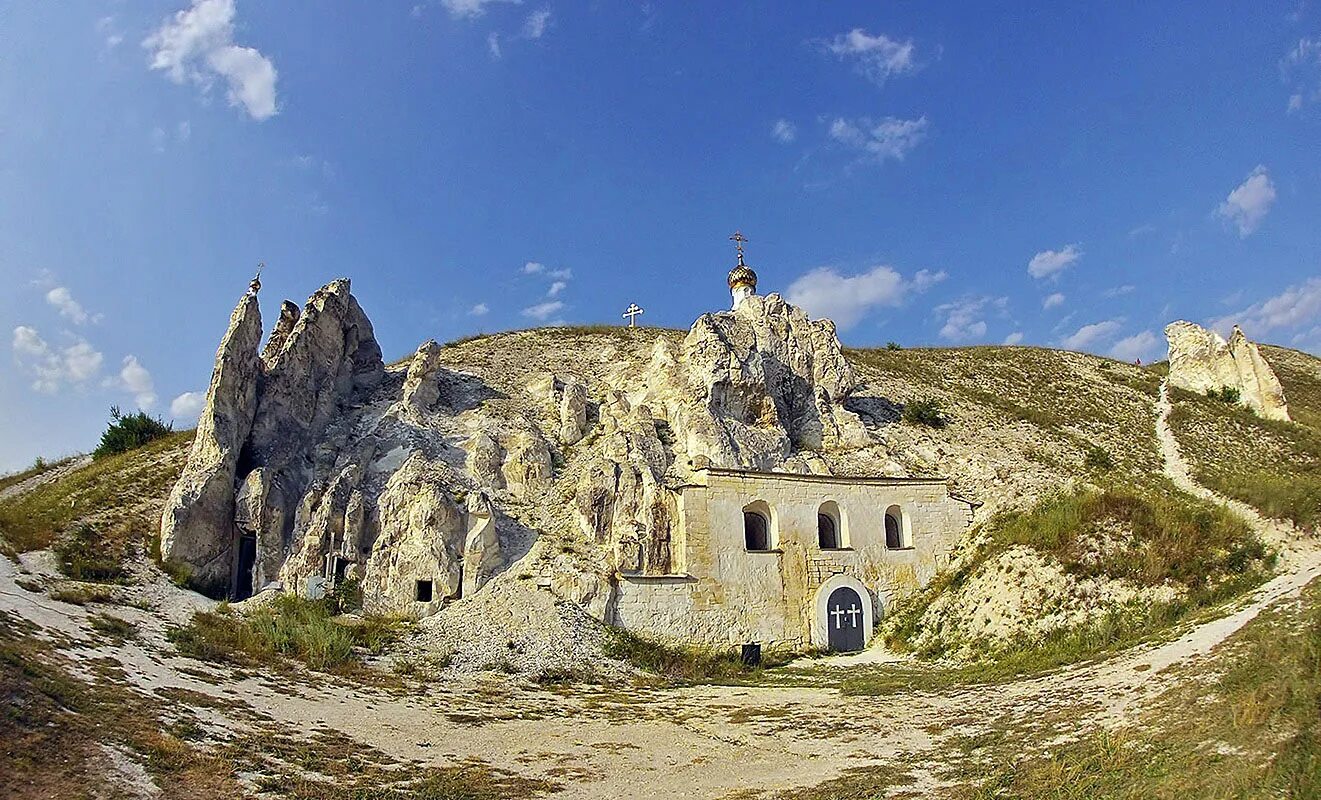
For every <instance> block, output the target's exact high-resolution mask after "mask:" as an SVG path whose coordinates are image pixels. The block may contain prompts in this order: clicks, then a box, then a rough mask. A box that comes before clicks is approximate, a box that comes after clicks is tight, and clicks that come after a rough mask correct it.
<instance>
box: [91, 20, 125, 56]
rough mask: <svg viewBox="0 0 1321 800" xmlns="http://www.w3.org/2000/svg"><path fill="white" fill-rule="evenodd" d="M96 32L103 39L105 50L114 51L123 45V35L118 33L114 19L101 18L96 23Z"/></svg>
mask: <svg viewBox="0 0 1321 800" xmlns="http://www.w3.org/2000/svg"><path fill="white" fill-rule="evenodd" d="M96 30H97V32H98V33H100V34H101V35H102V36H104V37H105V49H107V50H114V49H115V48H116V47H119V46H120V45H121V44H123V43H124V34H123V33H121V32H120V31H119V26H117V25H116V24H115V18H114V17H101V19H99V20H97V21H96Z"/></svg>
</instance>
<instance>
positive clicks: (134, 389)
mask: <svg viewBox="0 0 1321 800" xmlns="http://www.w3.org/2000/svg"><path fill="white" fill-rule="evenodd" d="M109 385H110V386H113V387H115V388H118V389H122V390H124V391H126V392H128V393H129V394H131V395H133V402H134V403H136V404H137V406H138V408H139V409H141V410H143V411H149V410H151V408H152V407H153V406H155V405H156V384H155V381H154V380H152V377H151V373H150V372H149V371H147V368H146V367H144V366H142V364H141V363H139V362H138V358H137V356H132V355H130V356H125V357H124V363H123V366H122V367H120V370H119V376H118V378H117V379H114V380H112V381H110V382H109Z"/></svg>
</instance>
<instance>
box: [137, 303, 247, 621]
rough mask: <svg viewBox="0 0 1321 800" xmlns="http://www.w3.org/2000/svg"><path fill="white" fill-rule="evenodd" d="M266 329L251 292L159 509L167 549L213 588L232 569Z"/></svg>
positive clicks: (219, 589)
mask: <svg viewBox="0 0 1321 800" xmlns="http://www.w3.org/2000/svg"><path fill="white" fill-rule="evenodd" d="M261 333H262V331H261V309H260V307H259V306H258V303H257V295H256V294H255V293H252V292H249V293H248V294H246V295H244V297H243V299H242V300H240V301H239V304H238V307H237V308H235V309H234V313H233V315H232V316H231V317H230V319H229V329H228V330H226V331H225V335H224V337H223V338H222V339H221V340H220V348H219V349H218V350H217V351H216V363H215V368H214V370H213V371H212V373H211V387H210V388H209V389H208V390H207V394H206V405H205V407H204V408H203V409H202V415H201V417H200V418H199V419H198V421H197V435H196V437H195V438H194V439H193V448H192V452H191V453H189V455H188V464H187V466H185V467H184V471H183V474H182V475H180V476H179V480H178V482H177V483H175V485H174V490H173V491H171V492H170V499H169V500H168V501H167V502H166V504H165V512H164V513H163V514H162V516H161V557H162V558H163V559H165V560H166V561H167V562H170V563H173V564H180V565H183V566H185V567H187V568H188V569H189V570H190V575H189V581H190V583H191V584H192V585H193V586H194V587H196V588H198V589H200V590H202V591H205V592H207V593H208V594H212V595H214V596H221V595H223V594H225V593H226V592H227V591H228V588H229V582H230V578H231V572H232V570H233V553H234V478H235V470H236V467H237V464H238V459H239V453H240V451H241V450H242V449H243V444H244V442H245V441H247V438H248V433H249V432H250V431H251V429H252V419H253V414H254V412H255V411H256V405H257V380H258V375H259V374H260V372H261V361H260V359H259V358H258V355H257V346H258V345H259V344H260V343H261Z"/></svg>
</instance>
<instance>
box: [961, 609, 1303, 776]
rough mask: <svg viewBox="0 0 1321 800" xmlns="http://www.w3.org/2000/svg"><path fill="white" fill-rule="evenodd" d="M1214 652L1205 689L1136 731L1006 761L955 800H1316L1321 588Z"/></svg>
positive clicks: (1197, 684)
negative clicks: (964, 799)
mask: <svg viewBox="0 0 1321 800" xmlns="http://www.w3.org/2000/svg"><path fill="white" fill-rule="evenodd" d="M1220 652H1221V653H1222V654H1223V657H1222V659H1221V660H1220V661H1219V662H1217V663H1216V664H1215V665H1214V667H1215V670H1214V672H1212V673H1210V675H1211V676H1212V677H1210V678H1209V680H1208V679H1199V678H1194V679H1191V680H1185V681H1181V682H1180V683H1178V684H1175V688H1173V689H1171V690H1169V691H1167V693H1166V694H1165V695H1164V696H1162V697H1161V698H1160V699H1159V700H1158V701H1157V703H1156V704H1155V706H1154V707H1153V708H1152V709H1151V710H1150V711H1148V712H1147V713H1146V715H1145V717H1144V718H1143V719H1141V720H1140V724H1139V725H1138V726H1135V727H1134V728H1132V729H1130V730H1126V731H1123V732H1120V733H1109V732H1103V733H1099V734H1095V735H1092V736H1089V737H1087V738H1084V739H1082V740H1081V741H1078V742H1075V743H1072V744H1067V745H1064V746H1062V747H1058V748H1056V749H1055V750H1054V751H1053V752H1050V753H1048V754H1046V755H1044V756H1041V757H1035V758H1023V757H1022V754H1021V753H1017V754H1014V755H1012V756H1009V755H1005V756H1004V757H1003V758H1002V760H1001V761H1000V763H999V764H997V765H995V766H994V768H993V769H991V770H990V777H989V778H988V779H987V780H985V781H984V782H982V783H980V784H979V785H977V786H975V787H973V788H971V789H970V790H968V791H967V792H965V793H961V796H964V797H969V798H975V799H976V800H990V799H991V798H1003V797H1013V798H1022V800H1046V799H1047V798H1049V799H1050V800H1067V799H1071V798H1078V800H1082V798H1088V799H1089V800H1090V799H1091V798H1096V799H1097V800H1103V799H1105V798H1116V799H1118V798H1125V799H1126V800H1127V799H1130V798H1131V799H1132V800H1138V798H1170V799H1171V800H1182V799H1183V798H1199V800H1200V799H1201V798H1206V800H1229V799H1230V798H1234V799H1235V800H1237V799H1239V798H1243V799H1246V798H1298V799H1299V800H1302V798H1315V797H1321V587H1318V585H1316V584H1315V583H1314V584H1313V585H1312V586H1310V587H1309V588H1308V589H1307V590H1305V592H1304V593H1303V597H1302V602H1301V603H1300V605H1299V606H1297V607H1293V608H1282V609H1274V610H1271V611H1268V612H1266V613H1263V614H1262V615H1261V616H1260V617H1258V619H1256V620H1254V621H1253V622H1252V623H1250V624H1249V625H1248V626H1246V627H1245V628H1244V629H1243V630H1241V631H1240V632H1239V633H1238V634H1236V635H1235V636H1234V637H1233V638H1232V639H1231V640H1230V641H1229V643H1228V646H1227V647H1222V649H1221V651H1220ZM1208 683H1209V685H1206V684H1208Z"/></svg>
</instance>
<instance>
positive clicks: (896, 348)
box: [885, 342, 904, 350]
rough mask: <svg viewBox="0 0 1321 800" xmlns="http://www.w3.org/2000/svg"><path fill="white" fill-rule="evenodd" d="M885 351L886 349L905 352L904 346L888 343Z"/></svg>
mask: <svg viewBox="0 0 1321 800" xmlns="http://www.w3.org/2000/svg"><path fill="white" fill-rule="evenodd" d="M885 349H886V350H903V349H904V347H903V345H901V344H899V343H898V342H886V343H885Z"/></svg>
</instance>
